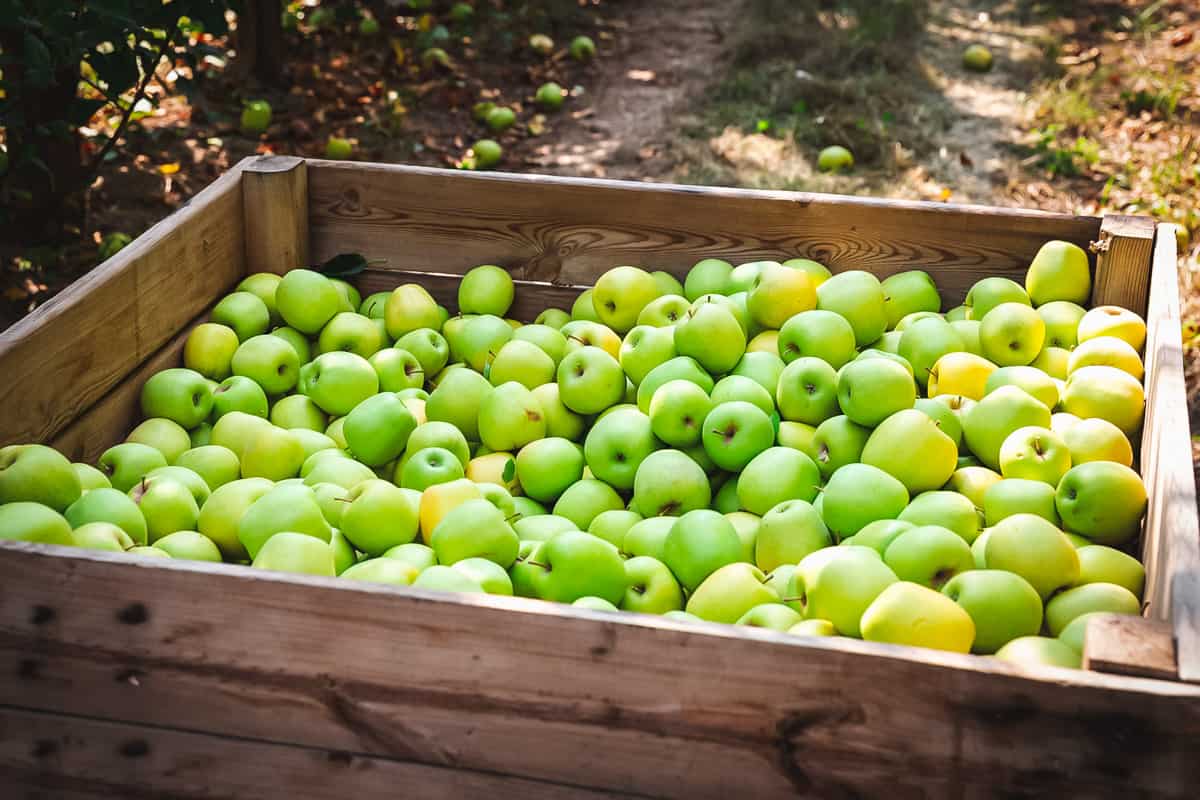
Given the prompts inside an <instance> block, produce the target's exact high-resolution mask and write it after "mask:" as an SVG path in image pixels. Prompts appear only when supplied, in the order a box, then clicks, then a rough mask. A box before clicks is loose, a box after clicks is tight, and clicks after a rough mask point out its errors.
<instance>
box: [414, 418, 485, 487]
mask: <svg viewBox="0 0 1200 800" xmlns="http://www.w3.org/2000/svg"><path fill="white" fill-rule="evenodd" d="M405 446H406V448H407V449H408V451H409V452H413V453H415V452H417V451H419V450H423V449H425V448H426V447H444V448H445V449H447V450H449V451H450V452H451V453H453V454H454V456H455V457H456V458H457V459H458V460H459V461H460V462H461V463H462V465H463V468H464V469H465V468H466V466H467V464H468V463H469V462H470V460H471V450H470V446H469V445H468V444H467V439H466V437H465V436H463V435H462V432H461V431H460V430H459V429H458V428H456V427H454V426H453V425H451V424H449V423H448V422H437V421H434V422H426V423H423V424H421V425H418V426H417V427H416V428H415V429H414V430H413V432H412V434H411V435H410V436H409V437H408V443H407V444H406V445H405ZM479 480H480V481H483V482H486V481H484V480H483V478H482V477H481V478H480V479H479ZM491 482H492V483H499V482H500V481H491Z"/></svg>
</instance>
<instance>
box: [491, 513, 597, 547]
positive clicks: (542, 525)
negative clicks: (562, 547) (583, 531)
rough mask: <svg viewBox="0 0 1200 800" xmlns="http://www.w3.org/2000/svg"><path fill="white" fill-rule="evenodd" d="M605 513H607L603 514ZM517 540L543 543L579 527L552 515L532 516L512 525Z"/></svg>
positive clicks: (522, 518) (563, 518)
mask: <svg viewBox="0 0 1200 800" xmlns="http://www.w3.org/2000/svg"><path fill="white" fill-rule="evenodd" d="M604 513H607V512H604ZM512 526H513V530H515V531H516V532H517V538H519V539H520V540H521V541H522V542H526V541H529V542H544V541H547V540H549V539H553V538H554V537H555V536H557V535H558V534H560V533H563V532H565V531H577V530H579V527H578V526H577V525H576V524H575V523H574V522H572V521H571V520H569V519H567V518H566V517H559V516H555V515H554V514H533V515H531V516H528V517H521V518H520V519H518V520H516V521H514V522H513V524H512Z"/></svg>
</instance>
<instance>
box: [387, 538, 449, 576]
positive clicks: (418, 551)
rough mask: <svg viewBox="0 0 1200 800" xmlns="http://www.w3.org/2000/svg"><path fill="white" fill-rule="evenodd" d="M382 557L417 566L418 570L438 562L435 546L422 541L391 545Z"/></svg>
mask: <svg viewBox="0 0 1200 800" xmlns="http://www.w3.org/2000/svg"><path fill="white" fill-rule="evenodd" d="M382 558H390V559H394V560H396V561H400V562H402V563H405V564H408V565H409V566H411V567H414V568H416V570H417V571H418V572H420V571H422V570H425V569H427V568H429V567H432V566H433V565H434V564H436V563H437V555H435V554H434V552H433V548H432V547H430V546H428V545H424V544H421V543H420V542H409V543H408V544H398V545H396V546H395V547H390V548H388V549H387V551H385V552H384V554H383V556H382Z"/></svg>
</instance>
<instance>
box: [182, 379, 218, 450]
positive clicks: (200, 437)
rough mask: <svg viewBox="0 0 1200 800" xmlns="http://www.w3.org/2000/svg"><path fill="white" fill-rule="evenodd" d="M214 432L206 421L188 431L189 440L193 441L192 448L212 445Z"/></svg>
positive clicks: (210, 424)
mask: <svg viewBox="0 0 1200 800" xmlns="http://www.w3.org/2000/svg"><path fill="white" fill-rule="evenodd" d="M214 391H215V390H214ZM212 430H213V426H212V423H211V422H207V421H205V422H201V423H200V424H199V425H197V426H196V427H194V428H192V429H191V430H190V431H188V439H189V440H190V441H191V446H192V447H203V446H204V445H206V444H212Z"/></svg>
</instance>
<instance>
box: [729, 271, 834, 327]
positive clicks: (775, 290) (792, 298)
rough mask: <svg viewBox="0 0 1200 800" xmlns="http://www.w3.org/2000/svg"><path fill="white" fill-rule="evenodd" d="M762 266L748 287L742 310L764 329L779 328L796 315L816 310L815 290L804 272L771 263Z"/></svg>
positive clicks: (810, 279)
mask: <svg viewBox="0 0 1200 800" xmlns="http://www.w3.org/2000/svg"><path fill="white" fill-rule="evenodd" d="M763 263H764V264H766V266H765V268H764V269H763V271H762V273H761V274H760V275H759V277H758V280H756V281H755V282H754V284H753V286H751V287H750V288H749V290H748V291H749V296H748V297H747V301H746V307H747V310H748V311H749V312H750V316H751V317H752V318H753V319H754V321H755V322H757V323H758V324H759V325H762V326H763V327H764V328H774V329H779V328H781V327H782V326H783V324H784V323H785V322H787V321H788V320H789V319H791V318H792V317H793V316H795V315H796V314H799V313H801V312H804V311H811V310H812V309H814V308H816V307H817V287H816V285H815V284H814V283H813V281H812V278H811V277H809V275H808V273H807V272H805V271H804V270H799V269H791V268H788V267H785V266H783V265H782V264H777V263H774V262H770V261H768V262H763Z"/></svg>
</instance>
